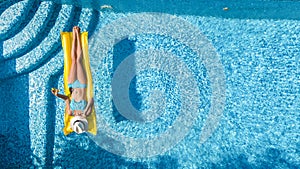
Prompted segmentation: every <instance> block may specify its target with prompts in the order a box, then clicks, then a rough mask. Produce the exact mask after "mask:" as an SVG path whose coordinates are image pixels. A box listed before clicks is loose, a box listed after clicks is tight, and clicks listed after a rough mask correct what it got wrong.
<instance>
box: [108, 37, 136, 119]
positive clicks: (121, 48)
mask: <svg viewBox="0 0 300 169" xmlns="http://www.w3.org/2000/svg"><path fill="white" fill-rule="evenodd" d="M135 51H136V46H135V41H133V40H130V39H128V37H125V38H124V39H122V40H121V41H119V42H118V43H116V44H115V45H114V47H113V72H115V71H116V69H117V67H118V66H119V65H120V64H121V63H122V61H123V60H124V59H125V58H126V57H128V56H129V55H131V54H133V53H134V52H135ZM127 66H128V67H135V62H130V63H129V64H128V65H127ZM120 83H122V82H120ZM112 90H118V89H112ZM128 90H129V89H128ZM128 92H130V97H131V98H130V99H131V103H132V104H133V106H134V107H135V108H136V109H139V108H140V107H141V105H140V95H139V94H138V93H137V90H136V78H134V79H132V81H131V85H130V91H128ZM113 116H114V117H115V120H116V122H120V121H123V120H127V119H126V118H124V117H123V116H122V115H121V114H120V113H119V112H118V110H117V109H116V107H115V105H114V104H113Z"/></svg>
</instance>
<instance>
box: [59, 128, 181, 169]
mask: <svg viewBox="0 0 300 169" xmlns="http://www.w3.org/2000/svg"><path fill="white" fill-rule="evenodd" d="M60 139H62V140H64V139H66V138H64V136H62V137H61V138H60ZM67 140H68V141H67V145H64V146H63V147H62V149H61V150H60V153H59V154H57V155H58V158H57V159H56V160H55V162H54V167H62V168H64V167H68V168H101V169H117V168H134V169H148V168H149V166H152V168H153V167H155V168H163V169H176V168H178V160H177V159H175V158H172V157H170V156H160V157H157V158H155V159H156V160H155V161H153V162H137V161H134V160H132V159H129V158H125V157H121V156H118V155H115V154H112V153H110V152H108V151H106V150H104V149H102V148H101V147H99V146H98V145H97V144H95V143H94V142H93V141H91V140H90V139H89V137H88V136H86V135H75V134H71V135H70V136H69V138H67ZM85 144H87V145H86V146H82V145H85Z"/></svg>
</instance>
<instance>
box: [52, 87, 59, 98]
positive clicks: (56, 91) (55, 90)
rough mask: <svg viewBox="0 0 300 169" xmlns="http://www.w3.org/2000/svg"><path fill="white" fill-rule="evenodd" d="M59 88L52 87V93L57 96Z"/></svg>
mask: <svg viewBox="0 0 300 169" xmlns="http://www.w3.org/2000/svg"><path fill="white" fill-rule="evenodd" d="M58 92H59V90H58V89H55V88H52V89H51V93H52V94H53V95H54V96H57V94H58Z"/></svg>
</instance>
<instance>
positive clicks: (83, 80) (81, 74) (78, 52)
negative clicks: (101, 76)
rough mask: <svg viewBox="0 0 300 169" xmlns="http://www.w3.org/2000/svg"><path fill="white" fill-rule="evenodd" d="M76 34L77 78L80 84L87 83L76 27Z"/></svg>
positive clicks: (78, 33)
mask: <svg viewBox="0 0 300 169" xmlns="http://www.w3.org/2000/svg"><path fill="white" fill-rule="evenodd" d="M76 36H77V39H76V41H77V44H76V45H77V46H76V47H77V48H76V56H77V59H76V68H77V72H76V73H77V79H78V80H79V82H80V83H81V84H87V79H86V73H85V70H84V68H83V63H82V62H83V60H82V59H83V58H82V57H83V54H82V48H81V38H80V28H79V27H77V31H76Z"/></svg>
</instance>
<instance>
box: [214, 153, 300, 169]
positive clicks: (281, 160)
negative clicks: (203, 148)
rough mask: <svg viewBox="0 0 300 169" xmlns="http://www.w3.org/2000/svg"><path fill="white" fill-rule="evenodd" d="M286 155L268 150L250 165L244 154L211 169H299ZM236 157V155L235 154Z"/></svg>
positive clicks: (226, 158) (224, 160)
mask: <svg viewBox="0 0 300 169" xmlns="http://www.w3.org/2000/svg"><path fill="white" fill-rule="evenodd" d="M285 153H286V152H284V151H282V150H279V149H276V148H267V149H266V151H265V153H264V154H261V155H257V156H256V157H255V158H256V161H255V162H252V163H250V162H249V160H248V157H247V156H246V155H244V154H240V155H238V154H236V156H227V157H224V158H223V160H222V161H221V162H219V163H218V164H215V163H212V164H210V168H214V169H227V168H234V169H240V168H242V169H256V168H288V169H298V168H299V167H300V166H299V165H297V164H292V163H291V162H289V161H287V159H285V157H284V156H285ZM233 155H234V154H233Z"/></svg>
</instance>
